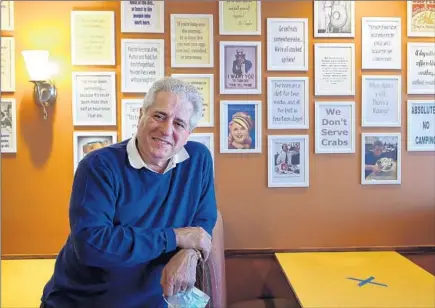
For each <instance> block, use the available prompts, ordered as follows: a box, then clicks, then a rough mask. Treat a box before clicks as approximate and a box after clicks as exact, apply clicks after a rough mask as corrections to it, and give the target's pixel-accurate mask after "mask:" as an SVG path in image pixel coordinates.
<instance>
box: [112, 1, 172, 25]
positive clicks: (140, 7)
mask: <svg viewBox="0 0 435 308" xmlns="http://www.w3.org/2000/svg"><path fill="white" fill-rule="evenodd" d="M120 2H121V33H163V32H164V26H165V2H164V1H160V0H159V1H152V0H147V1H120Z"/></svg>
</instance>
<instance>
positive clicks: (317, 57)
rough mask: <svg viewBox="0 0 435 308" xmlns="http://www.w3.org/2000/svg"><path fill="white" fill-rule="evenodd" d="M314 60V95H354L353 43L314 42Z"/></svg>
mask: <svg viewBox="0 0 435 308" xmlns="http://www.w3.org/2000/svg"><path fill="white" fill-rule="evenodd" d="M316 2H317V1H316ZM314 61H315V62H314V63H315V68H314V69H315V71H314V77H315V95H316V96H318V95H325V96H327V95H349V96H350V95H352V96H353V95H355V75H356V74H355V44H354V43H315V44H314Z"/></svg>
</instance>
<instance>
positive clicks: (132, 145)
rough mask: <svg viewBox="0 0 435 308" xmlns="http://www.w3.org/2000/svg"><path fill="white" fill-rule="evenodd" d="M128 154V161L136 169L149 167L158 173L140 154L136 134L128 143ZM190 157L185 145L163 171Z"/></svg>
mask: <svg viewBox="0 0 435 308" xmlns="http://www.w3.org/2000/svg"><path fill="white" fill-rule="evenodd" d="M127 155H128V161H129V162H130V165H131V166H132V167H133V168H135V169H141V168H147V169H148V170H151V171H153V172H155V173H158V172H156V171H154V170H152V169H151V168H150V167H149V166H148V165H147V164H146V163H145V162H144V161H143V159H142V157H141V156H140V154H139V151H138V149H137V147H136V135H134V136H133V137H132V138H131V139H130V141H128V143H127ZM188 158H189V153H187V151H186V149H185V148H184V147H182V148H181V150H180V151H179V152H178V153H177V154H175V155H174V156H173V157H172V158H171V159H170V160H169V163H168V166H167V167H166V169H165V171H164V172H163V173H166V172H168V171H169V170H171V169H172V168H175V166H176V165H177V164H178V163H181V162H182V161H185V160H186V159H188Z"/></svg>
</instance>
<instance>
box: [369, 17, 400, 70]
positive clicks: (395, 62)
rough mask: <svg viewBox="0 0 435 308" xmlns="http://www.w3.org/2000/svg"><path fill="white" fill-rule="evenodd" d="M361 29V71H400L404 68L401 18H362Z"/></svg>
mask: <svg viewBox="0 0 435 308" xmlns="http://www.w3.org/2000/svg"><path fill="white" fill-rule="evenodd" d="M361 29H362V34H361V39H362V43H361V58H362V64H361V69H363V70H366V69H369V70H372V69H373V70H388V69H390V70H400V69H401V68H402V20H401V18H398V17H362V25H361ZM385 34H387V35H385Z"/></svg>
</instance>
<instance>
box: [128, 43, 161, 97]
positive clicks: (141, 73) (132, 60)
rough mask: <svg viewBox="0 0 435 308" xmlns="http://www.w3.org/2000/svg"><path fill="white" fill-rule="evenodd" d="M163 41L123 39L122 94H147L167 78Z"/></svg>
mask: <svg viewBox="0 0 435 308" xmlns="http://www.w3.org/2000/svg"><path fill="white" fill-rule="evenodd" d="M164 45H165V41H164V40H163V39H121V92H124V93H125V92H128V93H146V92H148V90H149V88H150V87H151V85H152V84H153V83H154V82H155V81H156V80H158V79H161V78H163V77H164V76H165V48H164V47H165V46H164Z"/></svg>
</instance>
